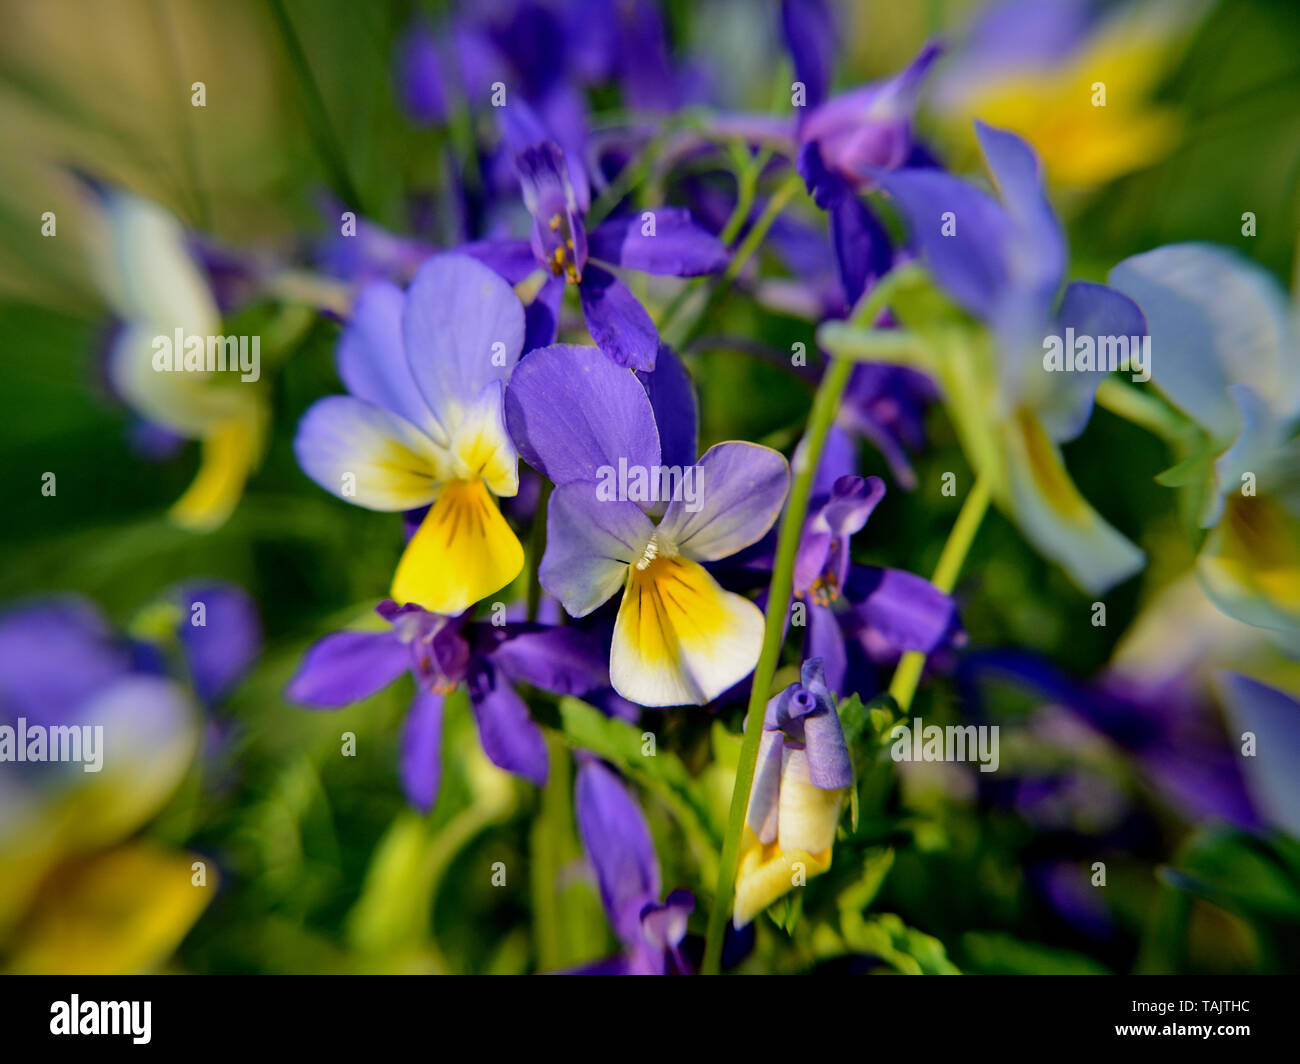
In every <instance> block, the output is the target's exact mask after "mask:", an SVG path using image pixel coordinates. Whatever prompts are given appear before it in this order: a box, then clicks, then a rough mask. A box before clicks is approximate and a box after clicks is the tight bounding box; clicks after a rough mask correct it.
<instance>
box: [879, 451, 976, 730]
mask: <svg viewBox="0 0 1300 1064" xmlns="http://www.w3.org/2000/svg"><path fill="white" fill-rule="evenodd" d="M988 508H989V485H988V481H987V480H985V479H984V478H983V477H977V478H976V480H975V486H974V487H973V488H971V491H970V494H969V495H967V496H966V501H965V502H963V503H962V507H961V511H960V512H959V513H958V514H957V520H956V521H955V522H954V523H953V526H952V531H951V532H949V533H948V541H947V542H946V543H945V544H944V545H943V551H942V552H941V553H940V555H939V564H938V565H936V566H935V567H934V576H933V577H932V578H931V581H930V582H931V583H932V584H934V586H935V587H937V588H938V589H939V590H940V591H942V592H943V593H944V594H945V595H950V594H952V589H953V588H954V587H956V585H957V576H958V574H960V573H961V567H962V564H963V563H964V562H965V561H966V555H967V554H968V553H969V552H970V548H971V544H972V543H974V542H975V533H976V532H978V531H979V527H980V523H981V522H982V521H983V520H984V514H985V513H986V512H987V511H988ZM924 668H925V654H924V652H922V651H919V650H909V651H908V652H907V653H906V654H904V655H903V656H902V657H901V658H900V659H899V661H898V667H897V668H896V669H895V670H894V678H893V680H892V681H891V682H890V684H889V693H890V694H891V695H893V697H894V701H895V702H897V703H898V708H899V709H901V710H903V712H906V711H907V710H908V708H909V707H910V706H911V704H912V697H913V696H914V695H915V694H916V688H917V685H918V684H919V683H920V682H921V672H922V670H923V669H924Z"/></svg>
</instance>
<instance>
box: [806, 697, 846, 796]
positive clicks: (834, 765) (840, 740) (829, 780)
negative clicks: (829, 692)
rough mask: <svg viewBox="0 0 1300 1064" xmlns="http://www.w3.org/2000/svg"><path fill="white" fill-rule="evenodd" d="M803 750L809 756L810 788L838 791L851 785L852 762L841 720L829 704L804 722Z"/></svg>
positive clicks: (824, 704) (809, 715) (810, 715)
mask: <svg viewBox="0 0 1300 1064" xmlns="http://www.w3.org/2000/svg"><path fill="white" fill-rule="evenodd" d="M803 736H804V748H805V749H806V750H807V752H808V774H809V776H810V777H811V778H812V782H813V786H815V787H820V788H821V789H822V790H824V791H833V790H838V789H839V788H840V787H848V786H850V785H851V784H852V783H853V762H852V761H851V760H850V758H849V746H848V743H847V742H846V741H845V739H844V729H843V728H842V727H841V726H840V716H839V714H838V713H837V712H836V711H835V707H834V706H833V705H832V704H831V703H830V702H829V701H828V702H825V703H823V704H821V706H820V707H819V708H818V709H817V710H816V711H814V712H812V713H810V714H808V716H806V717H804V720H803Z"/></svg>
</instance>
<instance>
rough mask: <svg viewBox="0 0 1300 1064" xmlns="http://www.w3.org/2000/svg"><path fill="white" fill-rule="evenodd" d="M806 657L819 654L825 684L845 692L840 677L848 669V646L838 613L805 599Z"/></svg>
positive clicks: (842, 680) (813, 656)
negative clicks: (806, 620)
mask: <svg viewBox="0 0 1300 1064" xmlns="http://www.w3.org/2000/svg"><path fill="white" fill-rule="evenodd" d="M806 605H807V609H808V647H807V650H805V651H804V656H805V657H807V658H820V659H821V661H822V663H823V667H824V668H825V674H826V686H827V687H829V688H830V689H831V690H832V691H837V692H839V693H840V694H842V695H843V694H847V693H848V692H847V691H846V690H845V687H844V681H845V678H846V677H847V675H848V670H849V653H848V648H847V647H846V646H845V645H844V630H843V629H842V628H840V621H839V617H838V616H836V614H835V611H834V610H832V609H831V608H830V607H829V606H822V605H819V604H818V603H816V602H808V603H807V604H806Z"/></svg>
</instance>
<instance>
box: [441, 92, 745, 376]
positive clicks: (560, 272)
mask: <svg viewBox="0 0 1300 1064" xmlns="http://www.w3.org/2000/svg"><path fill="white" fill-rule="evenodd" d="M506 110H507V114H506V122H505V127H506V133H507V142H508V143H509V144H510V146H511V148H512V150H513V151H514V154H515V166H516V169H517V170H518V172H519V184H520V188H521V189H522V191H523V197H524V204H525V206H526V207H527V208H528V213H529V214H530V215H531V216H532V233H531V236H530V239H529V240H528V241H527V242H525V241H522V240H489V241H482V242H479V243H476V244H470V245H467V246H466V247H465V248H464V249H463V250H464V251H466V252H468V253H469V254H472V255H475V256H476V257H478V258H481V259H482V260H483V261H484V262H486V263H487V264H488V265H490V266H491V267H492V268H493V269H495V270H497V271H498V272H499V273H500V274H501V275H502V276H503V277H504V278H505V279H506V280H508V281H509V282H510V283H511V284H514V285H519V286H520V288H521V289H523V288H525V287H527V288H528V289H529V290H531V291H532V292H533V293H534V296H533V299H532V300H531V301H530V307H529V330H528V339H529V343H528V346H529V348H532V347H535V346H544V345H547V344H551V343H554V341H555V337H556V332H557V329H558V325H559V313H560V304H561V302H562V300H563V296H564V286H565V283H566V282H568V283H569V284H572V285H574V286H575V287H576V288H577V289H578V297H579V301H580V302H581V304H582V313H583V316H584V317H585V319H586V322H587V328H588V330H589V331H590V333H591V338H592V340H593V341H595V344H596V346H597V347H599V348H600V349H601V350H602V351H603V352H605V354H606V355H608V356H609V357H610V358H611V359H613V360H614V362H616V363H617V364H618V365H620V366H628V367H631V368H632V369H636V370H644V371H647V372H648V371H650V370H653V369H654V368H655V357H656V355H657V354H658V351H659V334H658V332H657V330H656V329H655V325H654V322H653V321H651V320H650V315H649V314H647V313H646V310H645V308H644V307H643V306H642V305H641V303H640V302H639V301H638V300H637V298H636V296H634V295H633V294H632V291H631V289H629V288H628V287H627V285H625V284H624V283H623V282H622V281H620V280H619V279H618V278H617V277H616V276H615V275H614V274H613V273H612V272H610V271H611V269H612V268H613V267H622V268H625V269H629V270H640V271H642V272H644V273H651V274H660V275H664V276H669V277H700V276H703V275H705V274H710V273H718V272H720V271H721V270H722V269H724V268H725V266H726V264H727V249H726V248H725V247H724V246H723V245H722V242H721V241H720V240H719V239H718V238H717V237H716V236H714V235H713V234H712V233H710V232H708V230H706V229H703V228H701V227H700V226H699V225H697V224H696V223H695V221H694V220H693V219H692V218H691V215H690V212H689V211H688V210H686V209H685V208H682V207H658V208H655V209H654V210H650V211H645V212H642V213H640V214H633V215H620V216H617V217H614V218H610V219H608V220H607V221H605V222H602V223H601V224H600V225H599V226H597V227H596V228H595V229H593V230H592V231H591V232H590V233H588V232H587V231H586V224H585V216H586V213H587V210H588V208H589V206H590V196H589V192H588V186H587V177H586V170H585V168H584V167H583V164H582V161H581V159H575V158H574V157H573V156H572V155H571V154H570V153H567V152H566V151H565V150H564V149H562V148H561V147H560V146H559V145H558V144H557V143H556V142H555V141H554V139H552V138H551V137H550V135H549V134H548V133H547V132H546V130H545V128H544V127H543V126H542V124H541V122H540V121H539V120H538V119H537V117H536V116H535V115H533V114H532V112H531V111H530V110H529V109H528V107H527V105H526V104H523V103H518V102H516V103H513V104H511V105H510V107H509V108H507V109H506ZM539 267H540V268H541V271H542V272H541V273H540V274H539V273H538V272H537V271H538V268H539ZM525 281H527V282H528V284H527V285H526V286H525V285H524V282H525Z"/></svg>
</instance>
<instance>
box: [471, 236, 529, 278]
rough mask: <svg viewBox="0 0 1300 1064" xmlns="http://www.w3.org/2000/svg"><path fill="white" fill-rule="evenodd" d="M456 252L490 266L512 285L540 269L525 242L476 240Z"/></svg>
mask: <svg viewBox="0 0 1300 1064" xmlns="http://www.w3.org/2000/svg"><path fill="white" fill-rule="evenodd" d="M457 250H458V251H459V252H460V253H461V254H463V255H469V256H471V257H472V258H476V259H478V261H479V262H481V263H483V265H484V266H490V267H491V268H492V269H493V270H495V271H496V272H497V273H499V274H500V275H501V276H502V277H504V278H505V279H506V280H507V281H509V282H510V283H511V284H512V285H516V284H518V283H519V282H520V281H522V280H523V279H524V278H525V277H527V276H528V275H529V274H531V273H532V272H533V271H534V270H538V269H541V266H540V265H539V264H538V262H537V256H536V255H534V254H533V249H532V246H531V245H530V244H529V243H528V241H527V240H478V241H475V242H474V243H472V244H462V245H461V246H460V247H459V248H457Z"/></svg>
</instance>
